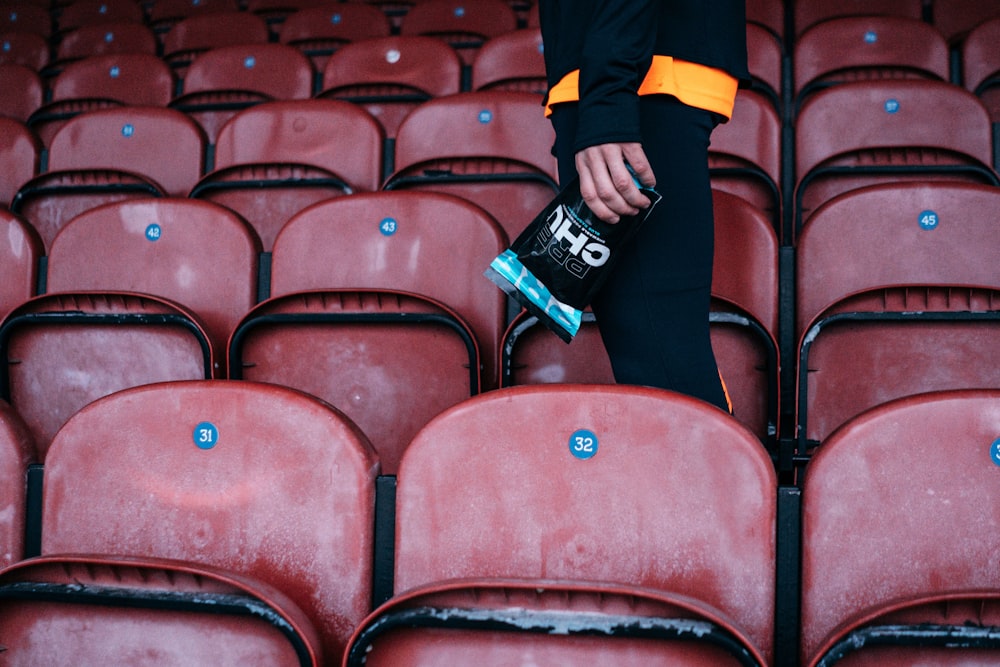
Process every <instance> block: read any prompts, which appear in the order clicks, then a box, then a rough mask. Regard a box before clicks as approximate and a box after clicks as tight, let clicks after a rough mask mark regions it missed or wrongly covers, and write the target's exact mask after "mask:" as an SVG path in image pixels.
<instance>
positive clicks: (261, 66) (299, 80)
mask: <svg viewBox="0 0 1000 667" xmlns="http://www.w3.org/2000/svg"><path fill="white" fill-rule="evenodd" d="M312 86H313V70H312V64H311V63H310V62H309V59H308V58H307V57H306V56H304V55H303V54H302V52H300V51H299V50H298V49H296V48H295V47H292V46H288V45H287V44H242V45H236V46H221V47H217V48H213V49H209V50H208V51H205V52H204V53H201V54H199V55H198V56H196V57H195V59H194V62H192V63H191V65H190V66H189V67H188V68H187V71H186V72H185V74H184V81H183V85H182V92H181V94H180V95H178V96H177V97H175V98H174V99H173V101H171V103H170V106H171V107H173V108H175V109H180V110H181V111H184V112H185V113H186V114H188V115H189V116H191V117H192V118H194V119H195V120H196V121H197V122H198V123H199V124H200V125H201V127H202V128H203V129H204V130H205V134H206V136H207V137H208V141H209V143H210V144H214V143H215V142H216V140H217V138H218V136H219V130H220V129H221V127H222V126H223V125H224V124H225V122H226V121H227V120H229V119H230V118H232V117H233V116H234V115H235V113H236V112H237V111H239V110H241V109H246V108H248V107H251V106H254V105H256V104H260V103H261V102H270V101H274V100H293V99H308V98H309V97H311V96H312Z"/></svg>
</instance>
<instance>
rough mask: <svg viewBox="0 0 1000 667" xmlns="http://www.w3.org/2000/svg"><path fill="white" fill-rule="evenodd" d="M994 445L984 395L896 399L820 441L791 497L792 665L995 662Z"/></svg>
mask: <svg viewBox="0 0 1000 667" xmlns="http://www.w3.org/2000/svg"><path fill="white" fill-rule="evenodd" d="M994 387H995V385H994ZM998 434H1000V391H998V390H997V389H995V388H994V389H981V390H970V391H955V392H941V393H931V394H923V395H920V396H913V397H910V398H905V399H902V400H899V401H894V402H892V403H889V404H886V405H883V406H880V407H878V408H876V409H874V410H871V411H869V412H866V413H865V414H864V415H862V416H860V417H858V418H856V419H853V420H852V421H850V422H848V424H846V425H845V426H844V427H843V428H841V429H840V430H838V431H837V432H836V434H834V435H832V436H831V437H830V438H829V440H827V442H826V443H825V444H824V446H823V448H822V449H821V450H820V452H819V453H818V454H817V455H816V457H815V458H814V459H813V460H812V461H811V462H810V463H809V464H808V466H807V468H806V472H805V482H804V488H803V491H802V503H803V514H802V652H801V664H803V665H808V666H809V667H812V666H815V665H832V664H835V663H838V662H839V660H840V659H841V658H843V662H842V663H840V664H844V665H847V664H850V665H865V666H867V665H872V666H874V665H893V666H895V665H917V664H924V665H928V664H933V665H942V666H953V665H989V664H995V663H996V662H997V660H998V657H1000V645H998V642H997V628H998V627H1000V614H998V612H1000V606H998V603H1000V595H998V592H997V591H998V590H1000V576H998V572H997V569H996V568H993V567H984V566H983V563H985V562H989V560H990V559H991V558H993V554H995V553H996V552H997V550H998V549H1000V530H998V528H997V526H998V525H1000V515H998V510H997V507H996V504H995V503H994V502H993V498H995V494H996V479H997V473H998V470H997V466H998V465H1000V463H998V462H1000V457H998V451H1000V440H998ZM845 535H847V536H849V539H844V536H845Z"/></svg>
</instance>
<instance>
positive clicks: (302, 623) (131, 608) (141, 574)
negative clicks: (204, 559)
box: [0, 555, 321, 667]
mask: <svg viewBox="0 0 1000 667" xmlns="http://www.w3.org/2000/svg"><path fill="white" fill-rule="evenodd" d="M0 624H2V625H3V628H4V650H5V652H4V659H5V660H8V661H10V662H11V664H44V663H59V664H73V665H80V666H81V667H97V666H98V665H108V664H114V665H134V664H138V663H139V662H141V661H142V660H143V658H145V657H148V656H155V660H156V663H157V664H159V665H178V666H179V665H230V664H250V663H252V664H258V665H275V666H277V665H299V666H300V667H319V665H320V662H319V660H320V656H321V649H320V646H319V639H318V636H317V634H316V630H315V628H313V626H312V624H311V623H310V622H309V619H308V618H307V617H306V616H305V614H304V613H303V612H302V610H301V609H300V608H299V607H298V606H297V605H296V604H294V603H293V602H292V601H291V600H289V599H288V597H287V596H286V595H284V594H283V593H282V592H281V591H278V590H276V589H274V588H272V587H271V586H268V585H266V584H264V583H262V582H259V581H254V580H252V579H249V578H247V577H242V576H238V575H235V574H232V573H230V572H224V571H220V570H215V569H211V568H206V567H203V566H199V565H195V564H193V563H181V562H176V561H169V560H160V559H152V558H122V557H107V556H78V555H65V556H51V557H45V558H36V559H32V560H30V561H25V562H23V563H18V564H17V565H15V566H14V567H11V568H8V569H6V570H4V571H2V572H0ZM40 636H44V637H45V640H44V641H40V640H39V637H40ZM138 656H142V657H138Z"/></svg>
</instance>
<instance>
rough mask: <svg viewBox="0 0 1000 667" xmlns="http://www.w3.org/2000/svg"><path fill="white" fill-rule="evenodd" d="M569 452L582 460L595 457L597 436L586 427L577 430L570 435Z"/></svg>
mask: <svg viewBox="0 0 1000 667" xmlns="http://www.w3.org/2000/svg"><path fill="white" fill-rule="evenodd" d="M569 453H570V454H572V455H573V456H575V457H576V458H578V459H580V460H581V461H586V460H587V459H592V458H594V455H595V454H597V436H596V435H594V432H593V431H588V430H587V429H585V428H584V429H580V430H579V431H575V432H574V433H573V435H571V436H569Z"/></svg>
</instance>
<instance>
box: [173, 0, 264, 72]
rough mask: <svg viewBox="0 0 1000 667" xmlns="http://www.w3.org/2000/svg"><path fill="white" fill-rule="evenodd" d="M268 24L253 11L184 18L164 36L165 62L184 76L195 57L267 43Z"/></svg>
mask: <svg viewBox="0 0 1000 667" xmlns="http://www.w3.org/2000/svg"><path fill="white" fill-rule="evenodd" d="M269 39H270V32H269V30H268V27H267V22H266V21H264V19H262V18H261V17H259V16H256V15H255V14H251V13H250V12H241V11H236V10H235V9H233V10H232V11H212V12H210V13H208V14H195V15H192V16H188V17H186V18H183V19H181V20H180V21H178V22H177V23H176V24H174V26H173V27H171V28H170V30H169V31H168V32H167V33H166V34H165V35H164V36H163V59H164V60H166V61H167V63H168V64H169V65H170V66H171V67H173V68H174V69H175V70H177V72H178V74H179V75H180V76H182V77H183V74H184V72H186V70H187V67H188V66H189V65H190V64H191V62H192V61H193V60H194V58H195V56H197V55H198V54H200V53H203V52H205V51H208V50H209V49H216V48H219V47H223V46H235V45H242V44H266V43H267V41H268V40H269Z"/></svg>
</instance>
